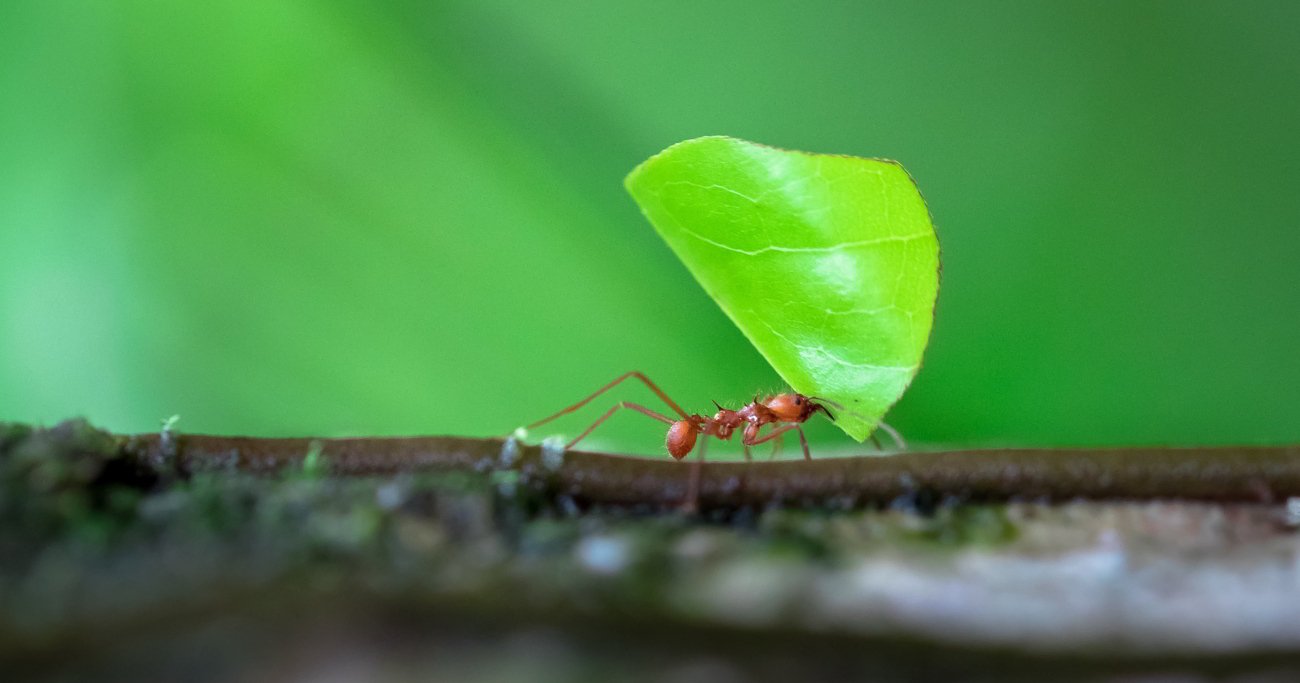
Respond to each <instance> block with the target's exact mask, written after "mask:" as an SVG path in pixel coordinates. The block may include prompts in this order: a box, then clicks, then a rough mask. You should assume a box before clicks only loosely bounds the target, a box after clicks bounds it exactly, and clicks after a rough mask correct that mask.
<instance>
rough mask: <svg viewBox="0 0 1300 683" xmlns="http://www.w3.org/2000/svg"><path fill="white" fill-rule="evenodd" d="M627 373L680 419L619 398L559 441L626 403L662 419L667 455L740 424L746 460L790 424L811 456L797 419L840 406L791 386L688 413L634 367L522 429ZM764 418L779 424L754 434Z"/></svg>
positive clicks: (724, 435)
mask: <svg viewBox="0 0 1300 683" xmlns="http://www.w3.org/2000/svg"><path fill="white" fill-rule="evenodd" d="M629 377H635V378H637V379H639V380H641V381H642V382H644V383H645V385H646V386H647V387H649V388H650V391H653V392H654V393H655V395H656V396H658V397H659V398H661V399H663V402H664V403H666V404H668V407H669V408H672V409H673V412H675V413H677V415H678V416H679V417H680V418H681V419H679V420H674V419H672V418H670V417H667V416H665V415H660V414H659V413H656V412H655V411H653V410H650V409H649V408H647V407H645V406H643V405H639V404H636V403H630V402H628V401H619V402H618V403H617V404H615V405H614V407H613V408H610V409H609V410H608V411H607V412H606V413H605V414H604V415H601V416H600V419H598V420H596V421H595V422H594V423H592V425H591V426H590V427H588V428H587V430H586V431H584V432H583V433H581V434H579V435H578V436H577V437H576V438H575V439H573V440H572V441H570V442H569V443H568V444H567V445H565V449H570V448H573V447H574V446H576V445H577V444H578V442H579V441H582V440H583V439H584V438H586V437H587V435H588V434H590V433H591V432H592V430H594V429H595V428H596V427H599V426H600V424H601V423H602V422H604V421H605V420H608V419H609V418H610V416H611V415H613V414H614V413H615V412H617V411H618V410H619V409H620V408H631V409H632V410H635V411H637V412H638V413H641V414H642V415H647V416H649V417H651V418H654V419H656V420H658V421H660V422H662V423H664V424H666V425H668V436H667V438H666V439H665V445H667V446H668V453H669V455H671V456H673V458H674V459H676V460H681V459H682V458H685V457H686V456H687V455H688V454H690V452H691V451H692V450H694V448H695V442H696V440H697V439H698V437H699V436H700V435H701V434H703V435H704V436H706V437H708V436H715V437H717V438H719V439H721V440H723V441H726V440H729V439H731V436H732V434H733V433H735V431H736V430H737V429H740V430H741V439H740V440H741V443H742V444H744V446H745V459H746V460H749V459H750V452H749V449H750V447H752V446H757V445H758V444H761V443H765V442H767V441H771V440H772V439H775V438H778V437H780V436H781V435H783V434H785V433H786V432H788V431H790V430H792V429H793V430H795V431H797V432H799V443H800V444H801V445H802V446H803V457H804V459H805V460H811V459H812V455H810V454H809V452H808V439H807V437H805V436H804V433H803V428H802V427H801V426H800V425H801V424H803V423H804V422H807V421H808V418H810V417H812V416H813V415H814V414H816V413H818V412H822V413H826V417H829V418H830V419H831V420H834V419H835V416H834V415H833V414H832V413H831V411H830V410H829V409H828V408H827V407H826V404H830V405H832V406H835V407H836V408H837V409H839V408H842V406H840V405H839V404H838V403H835V402H834V401H828V400H826V399H822V398H813V397H809V396H804V395H803V394H799V393H794V392H791V393H784V394H777V395H775V396H770V397H767V398H765V399H763V400H762V401H760V400H758V397H757V396H755V397H754V400H753V401H751V402H750V403H749V404H748V405H746V406H745V407H743V408H741V409H740V410H728V409H726V408H723V407H722V406H720V405H718V403H717V401H714V403H713V405H714V406H716V407H717V409H718V412H717V413H715V414H714V415H713V417H705V416H703V415H699V414H691V415H688V414H687V413H686V411H684V410H682V408H681V406H679V405H677V403H675V402H674V401H673V400H672V399H671V398H668V395H667V394H665V393H664V392H663V390H662V389H660V388H659V387H658V386H656V385H655V383H654V382H651V381H650V380H649V378H647V377H646V376H645V375H643V374H641V373H639V372H636V371H632V372H629V373H626V374H624V375H622V376H620V377H619V378H618V379H615V380H614V381H613V382H610V383H609V384H606V385H605V386H603V387H601V388H600V389H599V390H597V391H596V392H595V393H594V394H592V395H590V396H588V397H587V398H584V399H582V400H581V401H578V402H577V403H575V404H573V405H571V406H569V407H568V408H565V409H564V410H561V411H560V412H558V413H555V414H554V415H551V416H550V417H547V418H544V419H541V420H538V421H537V422H534V423H532V424H530V425H528V426H527V427H525V428H524V429H533V428H535V427H539V426H541V425H544V424H546V423H547V422H550V421H551V420H554V419H556V418H557V417H560V416H562V415H567V414H569V413H571V412H573V411H575V410H577V409H579V408H581V407H582V406H584V405H587V403H589V402H590V401H591V400H592V399H594V398H596V397H597V396H600V395H601V394H603V393H605V392H606V391H609V390H610V389H613V388H614V387H615V386H617V385H618V384H619V383H620V382H622V381H623V380H625V379H627V378H629ZM769 424H773V425H778V424H779V425H780V426H778V427H776V428H775V429H773V430H772V431H771V432H768V433H767V434H766V435H764V436H759V431H760V430H761V429H762V428H763V426H764V425H769ZM891 433H892V430H891ZM703 448H704V447H703V445H701V447H700V459H701V460H702V459H703V458H704V450H703Z"/></svg>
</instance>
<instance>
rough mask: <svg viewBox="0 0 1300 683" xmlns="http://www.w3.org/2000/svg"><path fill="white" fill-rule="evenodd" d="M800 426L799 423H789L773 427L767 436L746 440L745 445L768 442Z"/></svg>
mask: <svg viewBox="0 0 1300 683" xmlns="http://www.w3.org/2000/svg"><path fill="white" fill-rule="evenodd" d="M798 426H799V425H797V424H788V425H783V426H781V427H777V428H776V429H773V430H772V431H771V432H768V434H767V436H760V437H756V438H754V439H753V440H750V441H746V442H745V445H747V446H757V445H758V444H761V443H766V442H768V441H771V440H772V439H775V438H777V437H778V436H781V435H782V434H784V433H786V432H788V431H790V430H791V429H794V428H795V427H798Z"/></svg>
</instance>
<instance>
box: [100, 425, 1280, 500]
mask: <svg viewBox="0 0 1300 683" xmlns="http://www.w3.org/2000/svg"><path fill="white" fill-rule="evenodd" d="M119 438H120V444H121V447H122V448H123V449H124V450H125V451H126V452H127V453H128V454H129V455H131V456H133V457H136V458H141V459H143V460H145V461H148V462H153V463H162V462H168V463H171V465H172V466H174V467H176V468H177V469H178V470H179V472H181V473H182V474H184V473H190V472H194V471H198V470H204V469H212V468H216V467H236V468H239V469H243V470H250V471H255V472H275V471H279V470H282V469H284V468H286V467H295V466H300V465H301V463H302V460H303V458H304V456H305V455H306V454H307V453H308V452H309V451H312V450H316V451H317V452H318V453H319V454H320V456H321V458H322V460H323V461H324V462H326V463H328V468H329V470H330V471H332V472H334V473H336V474H341V475H361V474H389V473H398V472H414V471H458V470H459V471H478V472H485V471H489V470H508V471H514V472H518V473H519V474H520V476H522V477H524V478H525V479H527V480H529V481H532V482H536V483H539V484H540V485H541V486H543V487H544V488H545V489H546V490H547V491H548V492H550V493H552V494H554V495H557V496H560V495H563V496H569V497H571V498H572V499H573V500H574V501H576V502H578V503H582V504H608V505H628V506H636V505H650V506H673V505H677V504H680V503H681V502H682V501H683V500H684V499H685V497H686V495H687V490H688V486H689V483H690V477H691V476H692V471H693V467H694V465H693V463H689V462H674V461H671V460H668V459H662V460H660V459H648V458H637V457H628V456H620V455H613V454H607V453H591V452H581V451H575V452H564V453H558V452H545V451H544V449H543V448H541V447H538V446H525V445H521V444H517V443H516V442H514V441H502V440H500V439H471V438H458V437H410V438H348V439H312V438H287V439H286V438H269V439H268V438H251V437H228V436H203V435H173V434H171V433H169V432H164V433H162V434H140V435H134V436H123V437H119ZM699 476H700V482H699V484H700V485H699V505H700V507H701V508H704V509H709V508H741V507H763V506H768V505H775V504H782V505H819V506H825V505H829V506H836V507H853V506H861V505H871V504H883V503H888V502H890V501H892V500H894V499H897V498H899V497H900V496H918V495H924V496H929V497H931V499H933V500H937V499H943V498H947V497H957V498H961V499H967V500H982V501H1002V500H1048V501H1062V500H1072V499H1093V500H1107V499H1111V500H1114V499H1181V500H1202V501H1217V502H1272V501H1277V500H1283V499H1285V498H1287V497H1290V496H1300V445H1291V446H1279V447H1245V446H1242V447H1200V448H1108V449H984V450H965V451H963V450H954V451H941V452H916V453H905V454H900V455H892V456H875V455H872V456H858V457H849V458H823V459H816V460H812V461H803V460H798V461H778V462H753V463H743V462H706V463H704V464H703V465H702V467H701V468H700V471H699Z"/></svg>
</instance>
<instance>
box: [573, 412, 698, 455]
mask: <svg viewBox="0 0 1300 683" xmlns="http://www.w3.org/2000/svg"><path fill="white" fill-rule="evenodd" d="M619 408H631V409H632V410H635V411H637V412H638V413H641V414H642V415H646V416H648V417H652V418H654V419H656V420H659V421H660V422H662V423H664V424H669V425H670V424H672V423H673V421H672V420H671V419H670V418H667V417H664V416H663V415H660V414H659V413H656V412H655V411H653V410H650V409H649V408H647V407H645V406H642V405H637V404H635V403H628V402H627V401H619V402H618V403H616V404H615V405H614V407H613V408H610V409H609V410H607V411H605V414H604V415H601V416H600V419H599V420H596V421H595V422H593V423H591V426H590V427H588V428H587V431H585V432H583V433H581V434H579V435H578V438H576V439H574V440H573V441H570V442H569V443H568V444H567V445H565V447H564V448H565V450H568V449H570V448H573V447H574V446H575V445H577V443H578V442H579V441H582V440H583V439H585V438H587V435H588V434H590V433H591V431H592V430H593V429H595V428H597V427H599V426H600V423H602V422H604V421H605V420H608V419H609V417H610V416H611V415H613V414H614V413H616V412H618V409H619Z"/></svg>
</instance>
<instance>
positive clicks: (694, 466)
mask: <svg viewBox="0 0 1300 683" xmlns="http://www.w3.org/2000/svg"><path fill="white" fill-rule="evenodd" d="M708 448H709V440H708V439H707V438H705V439H701V440H700V457H698V458H696V459H695V462H693V463H691V478H690V482H689V483H688V484H687V485H686V500H685V501H684V502H682V512H685V513H687V514H694V513H696V512H698V511H699V509H700V472H701V470H702V469H703V465H704V452H705V451H706V450H708Z"/></svg>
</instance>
